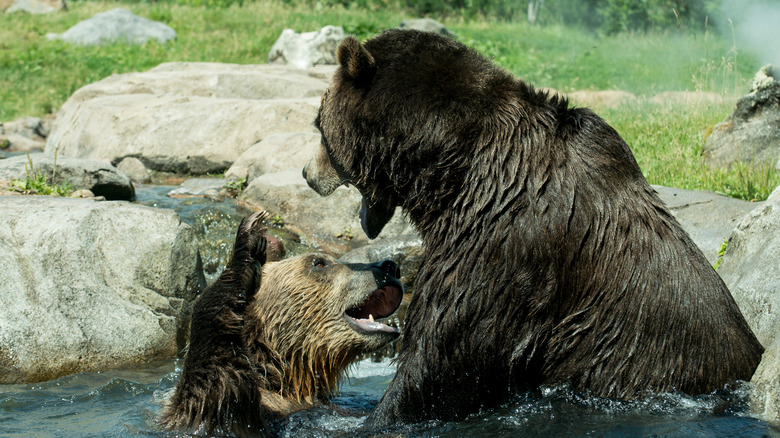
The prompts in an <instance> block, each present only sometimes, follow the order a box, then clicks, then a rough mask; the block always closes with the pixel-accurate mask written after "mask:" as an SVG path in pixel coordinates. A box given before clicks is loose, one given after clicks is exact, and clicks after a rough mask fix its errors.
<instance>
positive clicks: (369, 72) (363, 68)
mask: <svg viewBox="0 0 780 438" xmlns="http://www.w3.org/2000/svg"><path fill="white" fill-rule="evenodd" d="M336 57H337V58H338V60H339V65H340V66H341V71H342V74H343V75H344V78H345V79H347V80H349V81H352V82H354V83H355V85H357V86H361V85H364V84H368V83H369V82H371V79H372V78H373V77H374V73H376V63H375V62H374V57H373V56H371V54H370V53H368V50H366V48H365V47H363V45H362V44H360V41H358V39H357V38H355V37H353V36H348V37H346V38H345V39H344V40H343V41H341V44H339V49H338V51H337V52H336Z"/></svg>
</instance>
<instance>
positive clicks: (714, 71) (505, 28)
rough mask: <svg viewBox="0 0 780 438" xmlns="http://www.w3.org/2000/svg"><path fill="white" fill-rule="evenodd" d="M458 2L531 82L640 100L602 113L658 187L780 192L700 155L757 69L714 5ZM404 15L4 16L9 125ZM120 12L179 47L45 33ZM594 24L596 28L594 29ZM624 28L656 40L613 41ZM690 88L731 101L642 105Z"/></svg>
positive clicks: (325, 0) (80, 9)
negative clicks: (157, 79) (315, 33)
mask: <svg viewBox="0 0 780 438" xmlns="http://www.w3.org/2000/svg"><path fill="white" fill-rule="evenodd" d="M435 1H438V0H428V3H429V4H431V5H433V4H434V2H435ZM501 1H504V0H496V1H495V3H494V4H493V5H494V6H495V5H498V4H499V3H501ZM411 3H414V4H415V5H423V3H424V2H409V3H408V4H411ZM463 3H464V5H472V6H480V5H482V6H485V8H482V6H480V7H479V8H477V9H474V10H471V11H470V10H469V9H468V7H466V6H464V7H462V8H460V9H457V10H456V9H454V8H451V10H449V12H448V14H446V15H445V16H434V17H433V18H437V19H439V20H440V21H442V22H443V23H444V24H445V25H446V26H447V27H448V28H449V29H451V30H452V31H454V32H455V33H456V34H457V35H458V38H459V39H460V40H461V41H463V42H464V43H466V44H468V45H470V46H472V47H474V48H475V49H477V50H479V51H481V52H483V53H485V54H486V55H487V56H489V57H491V58H492V59H494V60H495V61H496V62H497V63H498V64H500V65H502V66H503V67H505V68H506V69H508V70H510V71H511V72H513V73H515V74H516V75H517V76H519V77H520V78H522V79H523V80H526V81H528V82H530V83H532V84H534V85H536V86H539V87H548V88H553V89H556V90H560V91H564V92H569V91H574V90H607V89H619V90H624V91H628V92H631V93H634V94H635V95H637V96H639V97H640V99H639V101H638V102H637V103H636V104H633V105H628V106H622V107H620V108H619V109H602V108H596V110H597V112H598V113H599V114H601V115H602V116H603V117H604V118H605V119H606V120H607V121H608V122H609V123H610V124H611V125H612V126H614V127H615V129H617V130H618V132H620V133H621V135H622V136H623V137H624V138H625V139H626V141H627V142H628V144H629V145H630V146H631V147H632V149H633V151H634V153H635V155H636V157H637V161H638V162H639V165H640V166H641V168H642V170H643V172H644V173H645V175H646V176H647V178H648V180H649V181H650V182H651V183H652V184H661V185H667V186H675V187H680V188H687V189H707V190H713V191H716V192H719V193H723V194H727V195H730V196H734V197H738V198H742V199H747V200H751V199H764V198H765V197H766V196H767V195H768V193H770V192H771V190H772V189H774V187H776V186H777V185H778V184H780V173H778V172H777V171H775V170H774V168H773V166H761V165H746V164H744V165H736V166H732V167H731V168H729V169H724V168H715V169H711V168H709V167H708V166H707V165H705V164H704V163H703V161H702V159H701V150H702V146H703V143H704V140H705V136H706V133H707V132H708V131H710V130H711V129H712V127H713V126H714V125H715V124H716V123H718V122H720V121H721V120H723V119H724V118H725V117H726V116H727V115H728V114H729V113H730V112H731V109H732V107H733V104H734V101H735V100H736V98H737V97H738V96H741V95H743V94H744V93H746V92H747V91H748V85H749V82H750V79H751V78H752V76H753V74H754V73H755V72H756V71H757V70H758V68H759V67H760V65H759V64H758V62H757V61H756V60H755V59H753V58H751V57H750V56H749V55H748V54H746V53H741V52H739V51H738V50H737V49H736V48H735V46H734V44H733V35H732V34H731V31H730V29H726V32H725V34H723V33H721V34H718V33H716V32H715V31H714V30H712V29H707V28H706V26H704V25H703V24H702V23H700V22H697V23H698V24H697V25H693V24H691V22H690V21H691V20H694V21H696V20H698V18H697V19H694V18H692V17H699V15H696V14H699V12H700V11H702V10H703V11H705V12H706V11H708V10H709V9H708V8H710V6H711V3H712V2H710V1H709V0H690V1H688V2H684V1H682V0H674V1H671V0H670V1H666V0H663V1H662V0H642V1H639V0H609V1H603V2H599V3H598V5H600V6H599V7H603V8H607V9H603V11H602V12H598V11H596V12H598V14H596V15H597V18H596V24H595V25H593V24H588V23H578V24H579V25H576V26H575V25H568V24H566V23H572V22H573V20H572V19H571V18H570V17H568V18H567V17H566V16H563V15H562V14H563V12H562V10H564V9H565V8H566V7H567V6H566V5H567V4H569V6H568V7H569V8H570V12H571V13H572V14H574V13H576V8H577V7H586V6H587V5H588V4H596V3H594V2H593V1H583V2H576V1H574V0H560V1H552V0H548V1H547V2H545V6H544V8H546V9H543V10H542V12H541V13H540V19H539V21H538V23H537V25H529V24H528V23H527V21H526V20H525V15H524V14H525V12H524V8H525V6H526V5H527V2H512V4H514V5H519V6H516V8H519V9H517V10H513V12H511V14H509V13H508V12H507V14H509V15H502V16H500V17H499V15H501V14H500V13H499V12H500V9H501V8H500V7H496V8H493V9H492V10H493V12H491V7H492V6H490V3H489V2H488V1H487V0H485V1H482V2H479V1H477V0H474V1H471V0H470V1H468V2H463ZM505 3H506V4H507V5H508V4H509V3H510V2H505ZM639 3H642V4H645V5H646V6H647V8H646V10H645V12H641V11H640V12H641V13H638V14H637V13H633V12H631V13H629V12H630V11H636V10H637V9H636V8H637V5H638V4H639ZM683 3H684V5H683ZM448 4H450V5H455V6H457V5H458V3H453V2H448ZM405 5H407V3H405V2H404V1H402V0H392V1H391V0H358V1H355V2H352V1H349V2H347V1H343V0H254V1H250V0H178V1H177V0H160V1H157V2H143V3H140V2H131V1H125V2H122V3H119V4H118V3H116V2H102V1H95V2H92V1H77V2H72V3H71V4H70V6H71V7H70V10H69V11H68V12H63V13H57V14H50V15H30V14H20V13H15V14H3V15H2V18H1V19H2V26H0V121H4V120H14V119H16V118H19V117H23V116H28V115H29V116H42V115H44V114H46V113H49V112H54V111H56V110H57V108H59V107H60V106H61V105H62V103H63V102H64V101H65V100H66V99H67V98H68V97H69V96H70V95H71V94H72V93H73V92H74V91H76V90H77V89H78V88H79V87H81V86H83V85H86V84H88V83H91V82H94V81H97V80H100V79H102V78H104V77H107V76H109V75H111V74H116V73H124V72H130V71H143V70H147V69H149V68H152V67H154V66H156V65H158V64H160V63H162V62H169V61H208V62H226V63H239V64H250V63H264V62H265V59H266V58H267V55H268V52H269V50H270V48H271V46H272V45H273V43H274V41H276V39H277V38H278V36H279V34H280V33H281V32H282V30H283V29H284V28H287V27H289V28H292V29H294V30H296V31H299V32H301V31H311V30H317V29H319V28H321V27H322V26H325V25H328V24H337V25H341V26H343V27H344V28H345V30H346V31H347V32H349V33H352V34H356V35H357V36H359V37H361V38H367V37H370V36H371V35H373V34H374V33H376V32H378V31H380V30H381V29H385V28H389V27H395V26H397V25H398V23H400V22H401V21H402V20H404V19H406V18H414V17H418V16H419V14H418V12H417V10H416V9H415V8H413V7H411V6H405ZM577 5H579V6H577ZM583 5H584V6H583ZM659 5H667V6H669V5H671V6H680V5H683V6H686V7H690V8H692V9H690V11H693V12H690V13H688V12H685V11H684V10H683V9H684V8H682V7H679V8H676V9H675V10H677V13H678V15H680V18H679V19H677V18H675V19H674V20H675V22H674V23H673V24H674V25H673V26H671V27H670V24H669V23H670V21H669V20H671V18H669V17H670V15H669V14H670V10H671V9H673V8H671V6H669V7H666V9H663V8H661V9H659V8H660V6H659ZM702 5H703V6H702ZM520 6H522V7H520ZM694 6H695V7H694ZM115 7H125V8H128V9H130V10H132V11H133V12H134V13H135V14H137V15H141V16H145V17H147V18H150V19H153V20H158V21H162V22H165V23H167V24H168V25H170V26H171V27H173V28H174V29H176V31H177V33H178V38H177V40H176V41H173V42H170V43H168V44H165V45H162V44H158V43H156V42H149V43H147V44H145V45H143V46H128V45H124V44H115V45H108V46H101V47H76V46H70V45H68V44H66V43H63V42H61V41H48V40H47V39H46V37H45V35H46V34H47V33H50V32H54V33H61V32H64V31H65V30H67V29H68V28H69V27H71V26H73V25H74V24H76V23H78V22H79V21H81V20H85V19H87V18H89V17H91V16H92V15H94V14H95V13H98V12H102V11H106V10H109V9H112V8H115ZM701 7H704V9H702V8H701ZM555 8H559V9H555ZM572 8H573V9H572ZM694 9H695V11H694ZM556 11H558V12H556ZM616 11H617V12H616ZM620 11H623V12H625V13H623V12H620ZM659 11H660V12H659ZM696 11H699V12H696ZM591 12H593V11H591ZM613 12H614V13H615V14H616V15H615V14H612V13H613ZM618 12H620V13H618ZM599 14H600V15H599ZM609 14H612V15H614V16H616V17H620V16H624V17H625V20H628V21H625V20H624V21H621V22H622V23H629V24H626V25H624V24H621V25H620V26H618V27H617V28H615V32H613V30H610V29H608V28H607V27H604V26H606V24H605V23H607V21H608V20H607V19H606V18H605V17H607V16H609ZM620 14H623V15H620ZM643 14H644V15H646V16H647V17H650V16H651V15H652V16H653V17H656V18H647V17H646V18H642V20H644V21H643V23H644V24H642V25H635V24H631V23H633V22H632V21H631V20H638V19H639V18H637V17H640V18H641V17H642V16H643ZM659 14H660V15H659ZM686 14H687V15H686ZM671 16H674V11H673V10H672V11H671ZM598 17H601V18H598ZM659 17H660V18H659ZM499 18H500V19H499ZM621 20H622V19H621ZM648 20H650V21H648ZM652 20H656V21H652ZM575 21H576V20H575ZM618 21H620V20H618ZM648 23H649V24H648ZM588 26H591V27H588ZM593 26H596V27H597V28H598V29H599V30H597V31H593ZM621 29H649V30H648V31H646V32H641V33H638V32H618V31H619V30H621ZM683 90H689V91H705V92H715V93H717V94H719V95H721V96H723V97H724V98H725V101H724V103H715V104H702V105H698V106H694V107H692V106H685V105H682V104H673V103H671V104H668V105H664V104H655V103H651V102H648V99H647V98H649V97H652V96H654V95H656V94H658V93H661V92H665V91H683Z"/></svg>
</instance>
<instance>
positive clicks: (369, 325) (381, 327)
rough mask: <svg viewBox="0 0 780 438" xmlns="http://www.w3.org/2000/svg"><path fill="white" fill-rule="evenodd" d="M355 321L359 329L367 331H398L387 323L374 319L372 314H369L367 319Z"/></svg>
mask: <svg viewBox="0 0 780 438" xmlns="http://www.w3.org/2000/svg"><path fill="white" fill-rule="evenodd" d="M355 323H356V324H357V325H358V327H360V328H361V329H363V330H365V331H369V332H388V333H398V329H397V328H395V327H391V326H389V325H387V324H383V323H381V322H379V321H374V317H373V316H372V315H369V317H368V319H356V320H355Z"/></svg>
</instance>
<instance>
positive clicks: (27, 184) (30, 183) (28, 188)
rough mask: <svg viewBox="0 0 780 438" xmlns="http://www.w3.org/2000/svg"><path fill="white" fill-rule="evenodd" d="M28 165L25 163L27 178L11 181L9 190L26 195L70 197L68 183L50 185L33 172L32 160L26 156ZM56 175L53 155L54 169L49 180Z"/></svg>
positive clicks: (45, 179) (37, 173)
mask: <svg viewBox="0 0 780 438" xmlns="http://www.w3.org/2000/svg"><path fill="white" fill-rule="evenodd" d="M27 160H28V163H25V165H24V169H25V172H26V173H27V176H26V178H25V179H24V180H20V179H14V180H11V189H12V190H15V191H17V192H21V193H24V194H26V195H55V196H70V194H71V193H72V192H73V189H72V188H71V186H70V182H69V181H63V182H61V183H59V184H50V183H49V181H48V179H47V177H46V176H45V175H44V174H43V173H41V172H35V171H34V168H33V162H32V158H30V154H29V153H28V154H27ZM56 173H57V155H56V153H55V155H54V168H53V169H52V174H51V177H50V178H51V179H52V180H53V179H54V175H55V174H56Z"/></svg>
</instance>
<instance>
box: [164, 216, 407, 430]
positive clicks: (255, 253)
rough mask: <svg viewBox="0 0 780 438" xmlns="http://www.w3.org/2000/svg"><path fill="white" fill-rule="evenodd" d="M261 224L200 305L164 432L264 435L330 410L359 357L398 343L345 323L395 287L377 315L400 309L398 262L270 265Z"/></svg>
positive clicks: (240, 237)
mask: <svg viewBox="0 0 780 438" xmlns="http://www.w3.org/2000/svg"><path fill="white" fill-rule="evenodd" d="M264 218H265V213H264V212H260V213H256V214H254V215H252V216H251V217H250V218H248V219H246V220H244V221H243V222H242V223H241V225H240V227H239V230H238V233H237V235H236V241H235V245H234V248H233V252H232V254H231V258H230V261H229V262H228V264H227V266H226V267H225V269H224V271H223V272H222V274H221V275H220V277H219V278H218V279H217V280H216V281H215V282H214V284H213V285H211V286H209V287H208V288H207V289H206V290H205V291H204V292H203V295H202V296H200V297H199V299H198V301H197V302H196V304H195V306H194V310H193V316H192V322H191V333H190V344H189V348H188V352H187V356H186V359H185V362H184V368H183V370H182V374H181V377H180V378H179V381H178V383H177V385H176V388H175V390H174V393H173V395H172V396H171V397H170V399H169V400H168V401H167V403H166V406H165V407H164V409H163V413H162V418H161V424H162V426H163V427H164V428H165V429H166V430H171V431H177V432H185V433H195V434H206V435H209V436H212V435H219V436H222V435H231V436H258V435H264V434H266V432H267V428H266V425H267V423H266V422H267V421H270V420H273V419H278V418H281V417H284V416H287V415H290V414H291V413H293V412H296V411H298V410H301V409H305V408H309V407H311V406H313V405H314V404H315V403H317V402H320V401H324V400H325V399H326V398H327V397H328V396H330V395H331V394H332V392H333V391H335V390H336V389H337V388H338V386H339V381H340V379H341V378H342V377H343V375H344V372H345V371H346V369H347V367H348V366H349V365H350V364H351V363H352V362H354V361H355V360H356V359H357V358H358V356H359V355H361V354H364V353H368V352H371V351H374V350H376V349H378V348H380V347H382V346H384V345H385V344H387V343H388V342H390V341H391V340H393V339H395V338H396V337H397V336H398V332H397V330H395V329H391V328H390V327H388V326H386V325H384V324H381V323H379V322H376V323H374V322H371V324H370V325H369V328H372V327H373V328H374V329H375V331H373V332H372V331H371V330H369V331H368V332H366V330H363V331H359V330H356V329H355V328H354V327H355V326H356V323H353V324H350V323H349V322H348V320H351V321H356V320H355V319H349V318H348V317H347V316H346V314H345V312H351V311H353V310H354V311H355V312H358V313H359V311H360V309H361V307H360V306H361V305H363V306H364V307H365V304H366V303H367V302H369V301H370V300H371V298H368V299H367V296H368V297H375V296H376V293H377V292H380V291H387V290H390V289H388V288H391V289H392V291H393V293H392V294H391V293H390V292H383V293H381V294H380V295H379V296H380V297H381V299H379V298H377V299H376V300H379V301H378V302H381V304H374V305H373V307H371V308H372V309H374V311H375V312H377V311H379V312H382V314H381V315H380V314H378V313H377V317H378V318H381V317H386V316H389V315H390V314H391V313H392V312H393V311H394V310H395V309H396V308H397V307H398V305H399V304H400V302H401V298H402V296H403V295H402V294H403V292H402V288H401V285H400V283H399V282H398V280H397V278H396V277H397V276H398V275H399V274H398V273H397V266H396V265H395V264H394V263H392V262H391V261H383V262H381V263H375V264H370V265H363V264H342V263H338V262H336V261H335V260H334V259H333V258H332V257H330V256H327V255H321V254H306V255H302V256H297V257H294V258H291V259H287V260H283V261H280V262H275V263H269V264H267V265H265V266H263V265H264V264H265V261H266V239H265V237H264V231H265V228H263V223H262V221H263V219H264ZM261 280H262V281H261ZM388 303H390V304H388ZM348 309H349V310H348ZM355 309H357V310H355ZM363 313H365V312H363ZM367 316H368V315H365V317H367Z"/></svg>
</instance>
